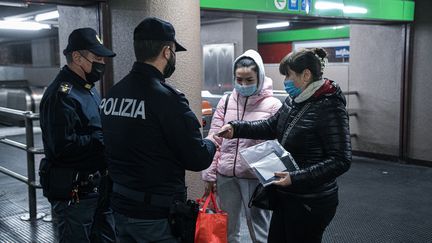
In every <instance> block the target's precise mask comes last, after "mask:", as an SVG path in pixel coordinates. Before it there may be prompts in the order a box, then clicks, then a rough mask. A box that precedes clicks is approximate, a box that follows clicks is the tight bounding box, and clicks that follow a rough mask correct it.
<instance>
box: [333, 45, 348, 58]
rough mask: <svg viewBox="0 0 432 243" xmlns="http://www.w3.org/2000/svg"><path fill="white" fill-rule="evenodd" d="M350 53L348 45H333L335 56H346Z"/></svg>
mask: <svg viewBox="0 0 432 243" xmlns="http://www.w3.org/2000/svg"><path fill="white" fill-rule="evenodd" d="M349 55H350V47H349V46H339V47H335V57H336V58H347V57H349Z"/></svg>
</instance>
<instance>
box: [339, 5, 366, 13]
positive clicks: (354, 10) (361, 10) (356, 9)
mask: <svg viewBox="0 0 432 243" xmlns="http://www.w3.org/2000/svg"><path fill="white" fill-rule="evenodd" d="M343 12H344V13H358V14H365V13H367V12H368V10H367V9H366V8H362V7H354V6H345V7H343Z"/></svg>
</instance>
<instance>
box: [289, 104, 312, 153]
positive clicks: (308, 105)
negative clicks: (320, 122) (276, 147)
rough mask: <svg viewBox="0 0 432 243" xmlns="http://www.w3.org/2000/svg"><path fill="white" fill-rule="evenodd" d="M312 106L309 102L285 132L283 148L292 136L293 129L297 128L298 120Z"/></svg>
mask: <svg viewBox="0 0 432 243" xmlns="http://www.w3.org/2000/svg"><path fill="white" fill-rule="evenodd" d="M311 105H312V102H308V103H307V104H306V105H304V106H303V107H302V108H301V110H300V111H299V113H297V115H296V116H295V117H294V119H293V120H292V121H291V123H290V124H289V125H288V128H287V129H286V130H285V133H284V135H283V137H282V141H281V145H282V146H283V145H284V144H285V142H286V140H287V138H288V135H289V134H290V132H291V130H292V128H293V127H294V126H295V124H296V123H297V121H298V120H300V117H301V116H302V115H303V113H305V111H306V110H307V109H308V108H309V107H310V106H311Z"/></svg>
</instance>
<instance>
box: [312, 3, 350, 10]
mask: <svg viewBox="0 0 432 243" xmlns="http://www.w3.org/2000/svg"><path fill="white" fill-rule="evenodd" d="M343 7H344V4H343V3H333V2H317V3H315V8H316V9H320V10H328V9H343Z"/></svg>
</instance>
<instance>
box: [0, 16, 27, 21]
mask: <svg viewBox="0 0 432 243" xmlns="http://www.w3.org/2000/svg"><path fill="white" fill-rule="evenodd" d="M32 18H33V17H32V16H28V17H14V16H12V17H5V18H3V20H6V21H12V22H22V21H26V20H30V19H32Z"/></svg>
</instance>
